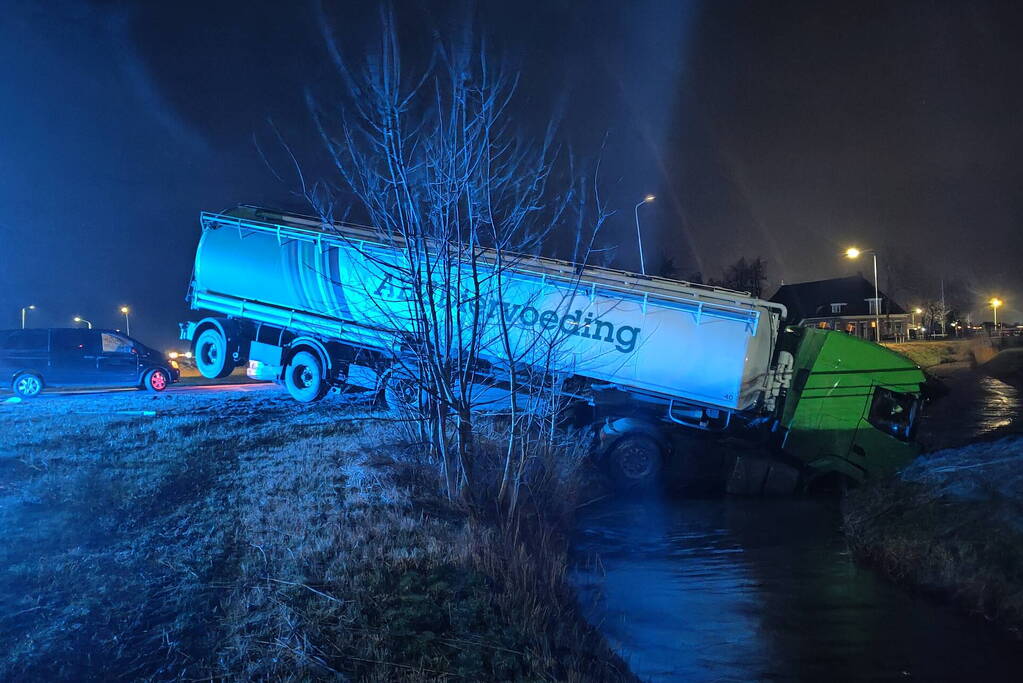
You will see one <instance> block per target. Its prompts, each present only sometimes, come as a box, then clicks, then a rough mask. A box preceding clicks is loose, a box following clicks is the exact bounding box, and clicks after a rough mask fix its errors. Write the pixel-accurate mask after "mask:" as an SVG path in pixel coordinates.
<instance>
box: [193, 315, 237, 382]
mask: <svg viewBox="0 0 1023 683" xmlns="http://www.w3.org/2000/svg"><path fill="white" fill-rule="evenodd" d="M227 361H228V357H227V340H226V339H224V335H222V334H221V333H220V330H218V329H216V328H212V327H211V328H210V329H208V330H205V331H204V332H203V333H202V334H200V335H199V338H198V339H197V340H196V341H195V367H196V368H197V369H198V370H199V372H200V373H202V376H203V377H207V378H209V379H220V378H223V377H227V376H228V375H230V374H231V371H232V370H234V366H233V365H232V364H231V363H228V362H227Z"/></svg>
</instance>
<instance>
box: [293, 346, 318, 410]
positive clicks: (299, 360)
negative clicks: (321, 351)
mask: <svg viewBox="0 0 1023 683" xmlns="http://www.w3.org/2000/svg"><path fill="white" fill-rule="evenodd" d="M284 386H285V387H287V389H288V393H289V394H291V397H292V398H293V399H295V400H296V401H298V402H299V403H312V402H313V401H318V400H320V399H321V398H323V395H324V394H326V393H327V381H326V378H324V376H323V367H322V366H321V365H320V360H319V358H317V357H316V356H314V355H313V354H311V353H309V352H308V351H299V352H298V353H296V354H295V355H294V356H292V357H291V360H290V361H288V367H286V368H284Z"/></svg>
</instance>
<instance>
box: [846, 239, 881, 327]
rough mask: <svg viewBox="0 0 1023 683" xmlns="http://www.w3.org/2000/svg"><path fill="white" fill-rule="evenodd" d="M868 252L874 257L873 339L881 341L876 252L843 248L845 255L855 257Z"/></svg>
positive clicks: (849, 257)
mask: <svg viewBox="0 0 1023 683" xmlns="http://www.w3.org/2000/svg"><path fill="white" fill-rule="evenodd" d="M867 252H869V253H870V255H871V256H873V257H874V339H875V341H877V343H878V344H880V343H881V297H880V296H878V294H877V252H876V251H875V250H873V249H867V250H865V251H864V250H860V249H857V248H856V247H849V248H848V249H846V250H845V257H846V258H848V259H857V258H859V257H860V254H863V253H867Z"/></svg>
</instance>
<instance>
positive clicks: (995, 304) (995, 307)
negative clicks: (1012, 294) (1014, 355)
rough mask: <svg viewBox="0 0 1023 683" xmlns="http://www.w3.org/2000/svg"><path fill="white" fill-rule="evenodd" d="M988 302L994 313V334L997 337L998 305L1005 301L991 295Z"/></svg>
mask: <svg viewBox="0 0 1023 683" xmlns="http://www.w3.org/2000/svg"><path fill="white" fill-rule="evenodd" d="M988 303H989V304H991V310H992V311H993V312H994V314H995V336H996V337H997V336H998V307H999V306H1001V305H1002V304H1004V303H1005V302H1004V301H1002V300H1001V299H999V298H998V297H997V296H996V297H993V298H992V299H991V301H989V302H988Z"/></svg>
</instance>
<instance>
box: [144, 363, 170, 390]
mask: <svg viewBox="0 0 1023 683" xmlns="http://www.w3.org/2000/svg"><path fill="white" fill-rule="evenodd" d="M168 384H170V377H168V376H167V372H166V371H165V370H161V369H159V368H156V369H153V370H150V371H149V372H147V373H146V376H145V377H143V378H142V388H143V389H145V390H146V391H148V392H150V393H153V394H158V393H160V392H161V391H163V390H164V389H166V388H167V385H168Z"/></svg>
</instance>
